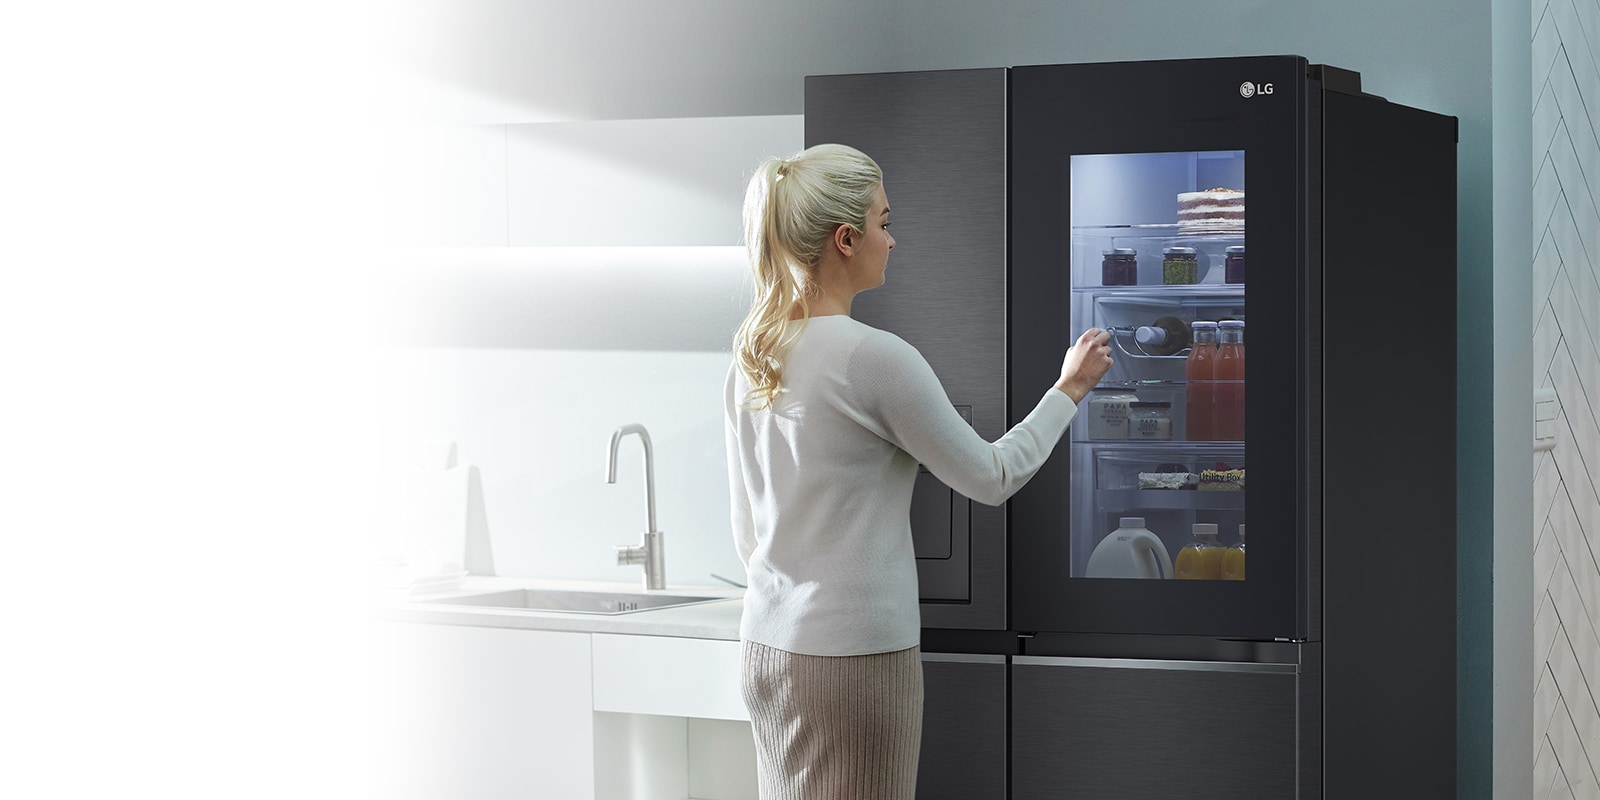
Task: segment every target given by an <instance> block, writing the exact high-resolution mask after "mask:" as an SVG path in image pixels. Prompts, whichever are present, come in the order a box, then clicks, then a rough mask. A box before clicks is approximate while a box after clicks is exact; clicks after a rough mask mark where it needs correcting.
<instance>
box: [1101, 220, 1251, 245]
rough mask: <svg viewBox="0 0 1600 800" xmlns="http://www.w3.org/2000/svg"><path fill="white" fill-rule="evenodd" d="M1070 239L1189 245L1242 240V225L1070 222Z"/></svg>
mask: <svg viewBox="0 0 1600 800" xmlns="http://www.w3.org/2000/svg"><path fill="white" fill-rule="evenodd" d="M1072 237H1073V239H1074V240H1082V241H1088V240H1091V239H1092V240H1095V241H1102V240H1108V239H1109V240H1113V241H1115V242H1118V243H1119V244H1117V245H1116V246H1118V247H1122V246H1125V245H1124V244H1122V243H1126V242H1131V241H1139V242H1160V243H1164V244H1165V245H1192V244H1194V243H1195V242H1202V243H1209V242H1218V243H1225V244H1244V228H1242V227H1240V228H1233V229H1218V228H1198V227H1195V226H1183V225H1179V224H1178V223H1176V222H1154V223H1141V224H1133V225H1074V226H1072Z"/></svg>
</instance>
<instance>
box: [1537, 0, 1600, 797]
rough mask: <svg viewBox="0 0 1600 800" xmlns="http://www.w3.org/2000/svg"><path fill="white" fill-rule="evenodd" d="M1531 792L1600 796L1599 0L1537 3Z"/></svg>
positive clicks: (1558, 795)
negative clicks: (1539, 416)
mask: <svg viewBox="0 0 1600 800" xmlns="http://www.w3.org/2000/svg"><path fill="white" fill-rule="evenodd" d="M1532 6H1533V30H1534V34H1533V96H1534V98H1536V99H1535V101H1534V109H1533V165H1534V175H1535V178H1534V184H1533V227H1534V231H1533V241H1534V243H1535V244H1534V255H1533V319H1534V330H1533V357H1534V380H1535V381H1536V382H1537V383H1538V384H1539V385H1541V386H1545V387H1554V388H1555V390H1556V396H1557V399H1558V400H1559V401H1560V402H1559V407H1560V418H1559V419H1558V420H1557V425H1556V428H1557V431H1558V432H1557V434H1556V447H1555V449H1554V450H1552V451H1550V452H1544V453H1537V454H1535V457H1534V474H1533V487H1534V488H1533V514H1534V520H1533V530H1534V535H1535V537H1536V542H1537V543H1536V544H1535V546H1534V559H1533V560H1534V606H1535V608H1536V609H1537V611H1535V612H1534V621H1533V629H1534V648H1535V655H1534V664H1535V666H1536V672H1535V676H1534V736H1535V741H1534V754H1535V755H1534V762H1533V780H1534V786H1533V792H1532V795H1531V796H1532V797H1534V798H1537V799H1538V800H1544V798H1576V799H1577V800H1600V777H1597V776H1600V702H1597V699H1600V215H1597V212H1596V207H1597V206H1600V0H1533V3H1532Z"/></svg>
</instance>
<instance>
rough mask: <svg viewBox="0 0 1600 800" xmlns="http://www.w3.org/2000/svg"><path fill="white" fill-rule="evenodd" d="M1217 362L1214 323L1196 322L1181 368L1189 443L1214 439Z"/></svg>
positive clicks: (1215, 328) (1185, 421)
mask: <svg viewBox="0 0 1600 800" xmlns="http://www.w3.org/2000/svg"><path fill="white" fill-rule="evenodd" d="M1216 361H1217V323H1215V322H1208V321H1206V320H1197V321H1196V322H1195V323H1194V343H1193V344H1192V345H1191V346H1190V347H1189V358H1188V359H1187V360H1186V361H1185V362H1184V365H1183V372H1184V378H1185V385H1184V391H1185V394H1186V400H1185V402H1184V417H1183V418H1184V425H1185V426H1187V435H1188V437H1189V441H1191V442H1209V441H1211V440H1212V439H1215V438H1217V437H1216V436H1215V435H1214V431H1213V428H1214V427H1215V424H1214V422H1213V420H1212V416H1213V414H1214V413H1215V411H1214V409H1215V408H1216V391H1217V390H1216V385H1217V384H1216V382H1215V373H1216V369H1215V364H1216Z"/></svg>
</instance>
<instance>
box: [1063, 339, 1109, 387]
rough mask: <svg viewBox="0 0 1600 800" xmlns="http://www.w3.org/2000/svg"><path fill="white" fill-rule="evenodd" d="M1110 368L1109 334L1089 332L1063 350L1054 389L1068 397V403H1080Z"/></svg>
mask: <svg viewBox="0 0 1600 800" xmlns="http://www.w3.org/2000/svg"><path fill="white" fill-rule="evenodd" d="M1111 364H1112V361H1111V334H1110V333H1107V332H1106V331H1103V330H1100V329H1099V328H1090V329H1089V330H1086V331H1084V332H1083V335H1082V336H1079V337H1078V342H1077V344H1074V345H1073V346H1071V347H1069V348H1067V355H1066V358H1063V359H1062V360H1061V377H1060V378H1059V379H1057V380H1056V388H1057V389H1059V390H1061V391H1062V392H1065V393H1066V395H1067V396H1068V397H1071V398H1072V402H1074V403H1081V402H1083V398H1084V396H1085V395H1087V394H1088V393H1089V390H1090V389H1093V388H1094V387H1095V386H1097V385H1099V383H1100V379H1101V378H1102V377H1104V376H1105V374H1106V370H1108V369H1111Z"/></svg>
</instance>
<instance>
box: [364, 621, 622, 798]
mask: <svg viewBox="0 0 1600 800" xmlns="http://www.w3.org/2000/svg"><path fill="white" fill-rule="evenodd" d="M589 638H590V636H589V634H587V633H563V632H552V631H533V630H514V629H504V628H477V627H468V626H457V625H423V624H412V623H377V624H376V625H375V628H374V637H373V647H372V652H373V665H372V670H373V673H374V675H373V677H374V680H373V683H372V685H373V687H374V689H373V696H372V713H373V715H374V723H375V725H374V739H375V741H374V743H373V744H374V749H375V752H374V758H373V763H374V768H375V770H376V774H375V775H374V776H373V777H374V779H373V781H372V786H373V793H372V796H373V797H383V798H392V799H396V800H400V799H407V800H408V799H410V798H416V799H417V800H422V799H423V798H428V799H429V800H432V799H434V798H444V797H449V798H463V799H464V800H501V798H505V799H506V800H510V799H511V798H519V799H522V798H577V799H579V800H581V799H582V798H591V797H594V796H595V787H594V776H595V770H594V748H593V740H594V712H593V708H592V701H591V688H590V687H591V675H592V672H591V664H590V650H589Z"/></svg>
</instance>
